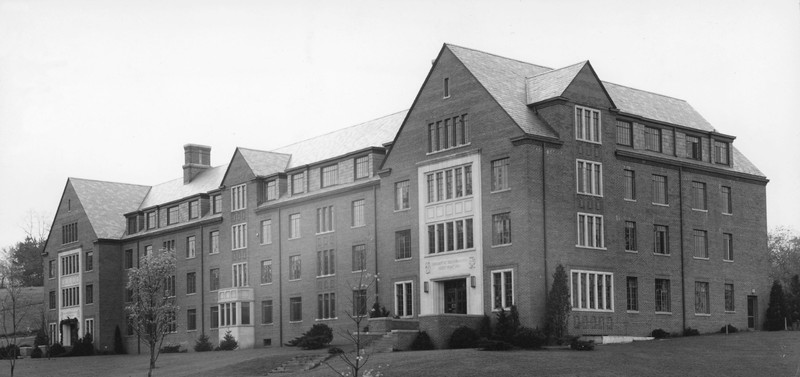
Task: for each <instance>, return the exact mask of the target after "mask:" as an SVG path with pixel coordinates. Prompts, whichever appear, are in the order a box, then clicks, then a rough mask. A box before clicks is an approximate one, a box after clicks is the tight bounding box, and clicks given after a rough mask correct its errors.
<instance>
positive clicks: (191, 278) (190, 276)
mask: <svg viewBox="0 0 800 377" xmlns="http://www.w3.org/2000/svg"><path fill="white" fill-rule="evenodd" d="M196 292H197V274H196V273H194V272H189V273H187V274H186V294H187V295H191V294H194V293H196Z"/></svg>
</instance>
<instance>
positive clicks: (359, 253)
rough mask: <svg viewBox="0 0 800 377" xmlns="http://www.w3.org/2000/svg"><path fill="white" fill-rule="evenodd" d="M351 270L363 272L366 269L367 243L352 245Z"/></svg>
mask: <svg viewBox="0 0 800 377" xmlns="http://www.w3.org/2000/svg"><path fill="white" fill-rule="evenodd" d="M351 257H352V258H351V259H352V260H351V263H352V266H351V268H350V269H351V272H353V273H356V272H363V271H366V270H367V245H366V244H358V245H353V248H352V254H351Z"/></svg>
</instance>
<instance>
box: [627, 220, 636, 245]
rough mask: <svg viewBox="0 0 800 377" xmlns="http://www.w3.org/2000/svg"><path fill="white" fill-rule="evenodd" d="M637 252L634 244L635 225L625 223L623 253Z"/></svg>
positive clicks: (633, 223)
mask: <svg viewBox="0 0 800 377" xmlns="http://www.w3.org/2000/svg"><path fill="white" fill-rule="evenodd" d="M637 250H639V248H638V246H637V244H636V223H635V222H633V221H626V222H625V251H637Z"/></svg>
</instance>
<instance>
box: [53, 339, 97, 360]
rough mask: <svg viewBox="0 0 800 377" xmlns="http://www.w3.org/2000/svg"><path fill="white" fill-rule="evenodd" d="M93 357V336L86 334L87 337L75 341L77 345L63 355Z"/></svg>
mask: <svg viewBox="0 0 800 377" xmlns="http://www.w3.org/2000/svg"><path fill="white" fill-rule="evenodd" d="M51 353H52V352H51ZM92 355H94V344H92V334H86V336H85V337H83V338H78V340H76V341H75V344H73V345H72V349H71V350H70V351H69V352H67V353H66V354H63V355H62V356H65V357H71V356H92Z"/></svg>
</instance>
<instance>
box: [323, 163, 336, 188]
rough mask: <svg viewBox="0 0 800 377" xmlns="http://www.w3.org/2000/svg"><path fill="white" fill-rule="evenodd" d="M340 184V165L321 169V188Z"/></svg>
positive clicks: (331, 165) (326, 166)
mask: <svg viewBox="0 0 800 377" xmlns="http://www.w3.org/2000/svg"><path fill="white" fill-rule="evenodd" d="M338 184H339V164H330V165H325V166H322V167H320V168H319V187H320V188H326V187H331V186H336V185H338Z"/></svg>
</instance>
